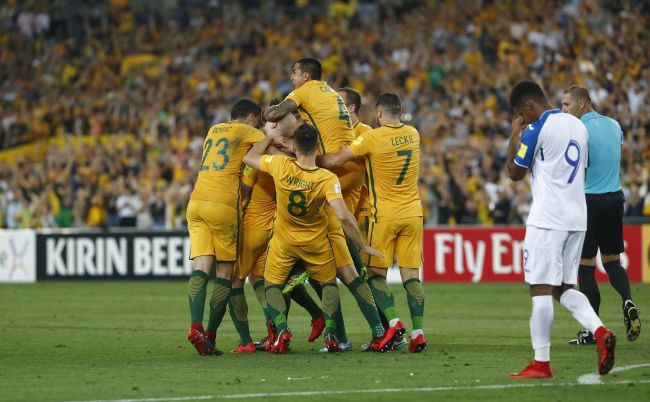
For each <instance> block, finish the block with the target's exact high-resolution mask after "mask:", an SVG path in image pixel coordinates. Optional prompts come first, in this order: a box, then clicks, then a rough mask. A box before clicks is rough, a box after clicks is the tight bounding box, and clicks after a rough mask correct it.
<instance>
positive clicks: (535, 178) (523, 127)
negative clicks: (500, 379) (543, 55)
mask: <svg viewBox="0 0 650 402" xmlns="http://www.w3.org/2000/svg"><path fill="white" fill-rule="evenodd" d="M510 105H511V106H512V108H513V109H514V111H515V113H516V114H517V115H518V116H517V118H515V119H514V121H513V123H512V134H511V136H510V145H509V147H508V157H507V159H506V167H507V169H508V175H509V176H510V178H511V179H512V180H515V181H516V180H521V179H523V178H524V177H525V176H526V172H527V171H528V170H530V171H531V186H532V192H533V205H532V207H531V211H530V214H529V216H528V220H527V221H526V237H525V239H524V277H525V280H526V283H528V284H529V286H530V295H531V298H532V304H533V306H532V310H533V311H532V314H531V317H530V335H531V340H532V344H533V349H534V350H535V360H534V361H533V363H532V364H530V365H529V366H528V367H526V368H525V369H523V370H522V371H520V372H518V373H514V374H511V375H510V377H511V378H550V377H553V372H552V371H551V366H550V349H551V328H552V326H553V315H554V313H553V296H555V298H556V300H558V301H559V302H560V304H562V305H563V306H564V307H565V308H567V310H569V311H570V312H571V314H572V315H573V317H574V318H575V319H576V320H577V321H578V322H579V323H580V324H582V325H583V327H584V328H587V329H589V330H590V331H592V332H593V333H594V334H595V338H596V342H597V349H598V372H599V373H600V374H601V375H604V374H607V373H608V372H609V371H610V370H611V368H612V367H613V366H614V348H615V346H616V337H615V336H614V333H613V332H612V331H611V330H609V329H607V328H606V327H605V326H604V325H603V323H602V322H601V320H600V318H598V315H597V314H596V313H595V312H594V310H593V308H592V307H591V305H590V304H589V300H588V299H587V297H586V296H585V295H584V294H582V293H580V292H579V291H577V290H575V289H573V286H574V285H575V284H576V282H577V277H578V264H579V261H580V253H581V250H582V242H583V240H584V236H585V231H586V230H587V206H586V203H585V195H584V188H585V168H586V166H587V139H588V135H587V129H586V128H585V126H584V124H582V122H581V121H580V120H579V119H577V118H576V117H574V116H572V115H570V114H567V113H562V112H560V110H558V109H553V108H552V107H551V105H550V103H549V102H548V100H547V99H546V96H545V95H544V91H543V90H542V88H541V87H540V86H539V85H537V84H536V83H534V82H532V81H522V82H520V83H518V84H517V85H515V87H514V88H513V89H512V92H511V94H510Z"/></svg>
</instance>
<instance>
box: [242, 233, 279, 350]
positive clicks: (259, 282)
mask: <svg viewBox="0 0 650 402" xmlns="http://www.w3.org/2000/svg"><path fill="white" fill-rule="evenodd" d="M269 232H270V231H269ZM268 238H269V234H268V233H267V236H266V239H267V240H266V241H265V245H264V249H263V251H262V252H261V253H260V255H259V256H258V257H257V261H256V262H255V265H254V266H253V271H252V272H251V274H250V275H249V276H248V282H249V283H252V284H253V290H254V291H255V298H256V299H257V301H258V303H259V304H260V306H261V307H262V311H263V313H264V322H265V323H266V331H267V336H266V337H265V338H264V339H262V340H261V341H260V342H255V348H256V349H257V350H269V349H270V347H271V344H272V343H273V340H274V339H275V337H276V336H277V331H276V329H275V324H273V317H272V315H271V312H270V310H269V306H268V304H267V302H266V289H265V288H264V266H265V265H266V254H267V250H268Z"/></svg>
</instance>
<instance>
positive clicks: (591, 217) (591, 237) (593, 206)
mask: <svg viewBox="0 0 650 402" xmlns="http://www.w3.org/2000/svg"><path fill="white" fill-rule="evenodd" d="M597 197H599V196H594V195H587V232H586V234H585V241H584V243H583V245H582V253H581V258H580V266H579V267H578V283H579V284H580V291H581V292H582V293H584V295H585V296H587V299H588V300H589V304H591V307H592V308H593V309H594V311H595V312H596V314H598V311H599V309H600V290H599V289H598V282H596V253H598V243H599V238H600V237H601V235H602V233H601V230H602V229H603V228H604V226H603V225H601V224H600V221H601V219H602V216H600V213H602V211H600V210H599V208H598V207H599V203H598V198H597ZM605 212H606V211H605ZM569 343H570V344H572V345H595V344H596V340H595V339H594V335H593V334H592V333H591V332H589V330H587V329H583V330H581V331H578V333H577V334H576V338H575V339H572V340H571V341H569Z"/></svg>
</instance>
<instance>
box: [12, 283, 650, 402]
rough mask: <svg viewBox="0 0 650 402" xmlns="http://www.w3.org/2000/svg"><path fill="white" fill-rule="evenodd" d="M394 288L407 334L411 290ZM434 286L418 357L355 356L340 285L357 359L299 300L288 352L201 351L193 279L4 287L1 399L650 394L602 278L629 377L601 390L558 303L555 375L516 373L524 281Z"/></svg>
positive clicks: (648, 290)
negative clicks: (325, 348) (190, 292)
mask: <svg viewBox="0 0 650 402" xmlns="http://www.w3.org/2000/svg"><path fill="white" fill-rule="evenodd" d="M393 289H394V291H395V298H396V302H397V309H398V312H399V313H400V315H401V317H402V318H403V320H404V322H405V323H406V324H407V329H408V328H409V327H410V320H409V318H408V317H409V315H408V309H407V306H406V300H405V296H404V291H403V288H402V287H401V286H394V287H393ZM425 291H426V311H425V334H426V336H427V340H428V343H429V348H428V350H427V351H426V352H424V353H422V354H407V353H403V352H390V353H387V354H378V353H376V354H375V353H372V354H371V353H363V352H361V351H359V347H360V345H361V344H362V343H365V342H366V341H367V340H368V339H369V337H370V334H369V329H368V326H367V324H366V323H365V321H363V319H362V317H361V314H360V313H359V311H358V308H357V306H356V304H355V303H354V301H353V299H352V297H351V295H350V293H349V292H348V291H347V290H346V289H344V288H341V297H342V303H343V308H344V315H345V318H346V324H347V329H348V333H349V335H350V338H351V340H352V342H353V344H354V351H353V352H350V353H345V354H336V355H324V354H319V353H318V352H317V351H318V348H319V347H321V343H320V341H318V342H316V343H307V341H306V338H307V335H308V331H309V318H308V316H307V314H306V313H305V312H304V311H302V310H301V309H300V308H299V307H298V306H293V307H292V309H291V314H290V317H289V325H290V326H291V328H292V330H293V333H294V341H293V342H292V344H291V347H292V351H291V353H289V354H288V355H284V356H271V355H269V354H268V353H257V354H251V355H232V354H230V353H225V354H224V355H223V356H220V357H215V356H209V357H201V356H199V355H198V354H197V353H196V352H195V351H194V348H193V347H192V346H191V345H190V344H189V342H187V339H186V335H187V329H188V326H189V323H188V320H189V313H188V306H187V296H186V283H185V282H180V281H177V282H50V283H38V284H33V285H1V286H0V317H1V320H2V321H1V324H0V340H1V342H0V400H3V401H39V400H48V401H88V400H143V401H144V400H149V401H172V400H219V399H231V398H236V399H238V400H265V401H266V400H278V401H279V400H306V401H309V400H327V401H339V400H341V401H342V400H355V401H365V400H373V401H395V400H408V401H414V400H434V399H435V400H454V401H467V400H478V399H480V400H481V401H514V400H516V401H578V400H585V401H614V400H616V401H642V400H646V401H647V400H650V327H646V328H643V331H642V333H641V337H640V338H639V339H638V340H637V341H636V342H634V343H630V342H628V341H627V340H626V338H625V335H624V333H623V323H622V316H621V312H620V302H619V299H618V295H616V294H615V293H614V291H613V290H612V289H611V287H610V286H609V284H601V293H602V299H603V301H602V307H601V316H602V317H603V319H604V321H605V323H606V324H608V325H609V326H610V327H612V328H613V329H614V330H615V331H616V332H617V333H618V335H619V336H618V339H619V342H618V349H617V361H616V366H617V367H619V368H624V370H622V371H617V372H613V373H611V374H610V375H608V376H606V377H604V378H602V382H603V384H599V385H579V384H578V377H580V376H582V375H585V374H588V373H595V370H596V351H595V348H594V347H576V346H571V345H568V344H567V341H568V340H569V339H570V338H571V337H573V335H575V333H576V331H577V330H579V329H580V328H579V325H578V324H577V323H576V322H575V321H574V320H573V319H572V318H571V316H570V315H569V314H568V313H567V312H566V311H565V310H564V309H563V308H562V307H561V306H560V305H559V304H557V303H556V304H555V312H556V313H555V327H554V328H553V346H552V349H551V358H552V367H553V370H554V372H555V378H553V379H552V380H523V381H522V380H519V381H515V380H510V379H509V378H508V377H507V374H508V373H510V372H513V371H518V370H520V369H522V368H523V367H524V366H525V365H526V364H527V359H528V357H530V356H532V351H531V346H530V339H529V333H528V317H529V315H530V299H529V296H528V291H527V288H526V286H525V285H524V284H426V285H425ZM632 291H633V294H634V295H635V298H636V301H637V304H638V305H639V306H640V311H641V319H642V323H645V322H650V321H648V320H650V309H648V308H650V286H648V285H633V289H632ZM246 296H247V299H248V303H249V310H250V313H249V316H250V324H251V332H252V335H253V338H255V339H258V338H260V337H261V336H263V335H264V334H265V329H264V325H263V322H262V321H263V319H262V314H261V311H260V308H259V306H258V305H257V301H256V300H255V298H254V295H253V293H252V291H251V289H250V288H247V293H246ZM646 312H648V313H646ZM646 317H647V319H646V321H645V322H643V320H644V318H646ZM648 325H650V324H648ZM237 339H238V338H237V336H236V333H235V331H234V328H233V325H232V322H231V321H230V317H229V315H228V314H227V315H226V317H225V318H224V322H223V324H222V327H221V329H220V331H219V334H218V336H217V344H218V347H219V348H220V349H222V350H224V351H225V352H228V351H229V350H230V349H232V348H233V347H234V346H236V344H237ZM637 365H641V367H628V366H637ZM512 386H514V387H512ZM382 390H383V391H382ZM311 391H313V393H311V394H286V393H293V392H296V393H301V392H311ZM375 391H377V392H375ZM246 395H247V396H246ZM242 396H243V397H242ZM196 397H204V399H196Z"/></svg>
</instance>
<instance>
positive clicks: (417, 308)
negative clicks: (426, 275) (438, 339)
mask: <svg viewBox="0 0 650 402" xmlns="http://www.w3.org/2000/svg"><path fill="white" fill-rule="evenodd" d="M404 289H406V300H407V301H408V304H409V311H410V312H411V320H413V329H422V317H423V316H424V289H422V283H420V280H419V279H417V278H413V279H409V280H407V281H406V282H404Z"/></svg>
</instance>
